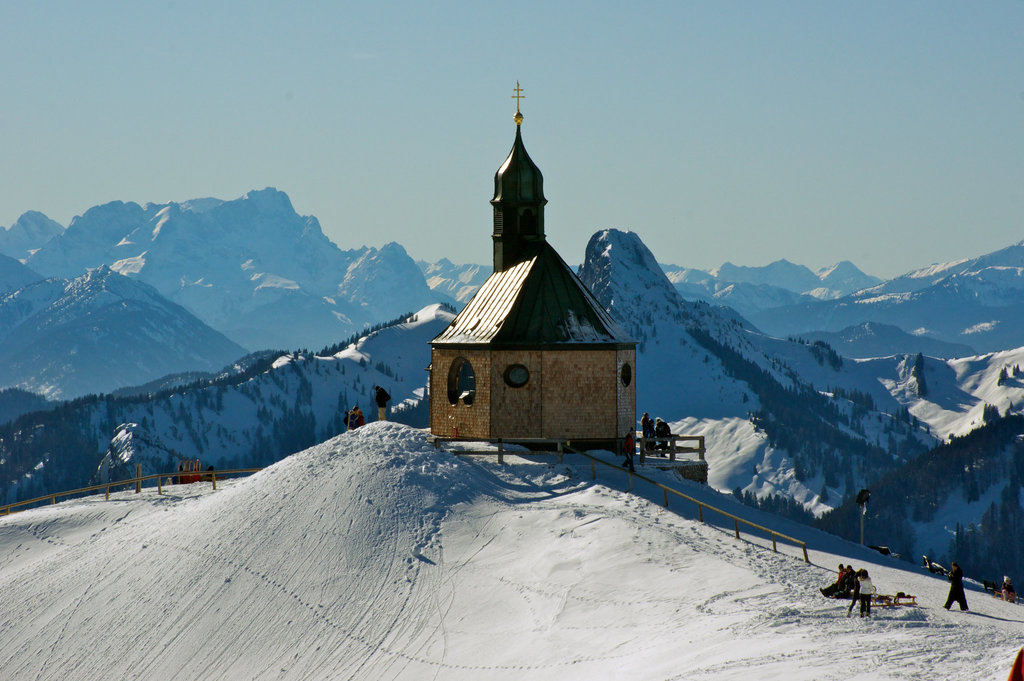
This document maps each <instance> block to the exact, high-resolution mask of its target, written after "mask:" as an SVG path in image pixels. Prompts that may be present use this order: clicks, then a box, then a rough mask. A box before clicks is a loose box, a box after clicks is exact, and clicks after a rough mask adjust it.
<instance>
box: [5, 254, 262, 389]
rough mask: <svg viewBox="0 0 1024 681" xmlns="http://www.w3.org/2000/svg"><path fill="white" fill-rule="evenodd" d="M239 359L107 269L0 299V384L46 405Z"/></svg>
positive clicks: (172, 308) (151, 292) (162, 301)
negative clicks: (28, 393) (43, 400)
mask: <svg viewBox="0 0 1024 681" xmlns="http://www.w3.org/2000/svg"><path fill="white" fill-rule="evenodd" d="M244 354H245V350H243V349H242V347H241V346H239V345H238V344H236V343H233V342H231V341H230V340H228V339H227V338H225V337H224V336H223V335H222V334H220V333H218V332H217V331H215V330H213V329H212V328H210V327H209V326H207V325H206V324H203V323H202V322H200V321H199V320H198V319H196V318H195V317H194V316H193V315H191V314H189V313H188V312H187V311H185V309H184V308H182V307H181V306H180V305H176V304H174V303H172V302H170V301H169V300H167V299H166V298H164V297H163V296H161V295H160V294H159V293H157V291H156V289H154V288H153V287H151V286H149V285H147V284H144V283H142V282H139V281H135V280H133V279H129V278H128V277H123V276H121V275H119V274H117V273H116V272H113V271H112V270H111V269H110V268H109V267H106V266H101V267H98V268H96V269H93V270H89V271H87V272H86V273H85V274H83V275H81V276H79V277H76V278H74V279H70V280H68V279H59V278H52V279H43V280H38V281H35V282H33V283H30V284H28V285H25V286H23V287H21V288H19V289H17V290H16V291H14V292H13V293H9V294H8V295H5V296H0V385H3V386H15V387H18V388H21V389H25V390H30V391H32V392H35V393H37V394H40V395H43V396H45V397H47V398H50V399H58V398H66V397H74V396H78V395H82V394H87V393H90V392H100V393H102V392H110V391H112V390H115V389H117V388H120V387H121V386H124V385H133V384H137V383H144V382H146V381H150V380H153V379H156V378H158V377H160V376H164V375H166V374H170V373H175V372H180V371H186V370H206V371H212V370H216V369H220V368H221V367H223V366H224V365H226V364H228V363H230V362H232V361H234V360H235V359H237V358H239V357H241V356H242V355H244Z"/></svg>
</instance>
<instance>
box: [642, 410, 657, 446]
mask: <svg viewBox="0 0 1024 681" xmlns="http://www.w3.org/2000/svg"><path fill="white" fill-rule="evenodd" d="M640 433H641V436H642V437H643V447H641V449H643V450H644V452H649V451H651V449H652V448H653V446H654V443H653V442H651V440H652V439H653V438H654V419H652V418H651V415H650V414H648V413H647V412H646V411H645V412H644V415H643V417H641V419H640Z"/></svg>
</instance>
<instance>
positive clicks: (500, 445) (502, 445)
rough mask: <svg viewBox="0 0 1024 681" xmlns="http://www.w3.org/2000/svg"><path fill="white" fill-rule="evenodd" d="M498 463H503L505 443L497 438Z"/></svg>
mask: <svg viewBox="0 0 1024 681" xmlns="http://www.w3.org/2000/svg"><path fill="white" fill-rule="evenodd" d="M498 463H499V464H503V463H505V443H504V442H502V441H501V438H500V437H499V438H498Z"/></svg>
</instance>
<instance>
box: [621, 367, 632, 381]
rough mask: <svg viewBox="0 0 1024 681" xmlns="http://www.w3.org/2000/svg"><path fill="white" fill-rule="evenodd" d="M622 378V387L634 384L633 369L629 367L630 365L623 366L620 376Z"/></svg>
mask: <svg viewBox="0 0 1024 681" xmlns="http://www.w3.org/2000/svg"><path fill="white" fill-rule="evenodd" d="M620 378H621V379H622V385H625V386H628V385H629V384H630V383H632V382H633V367H631V366H629V365H628V364H623V365H622V373H621V374H620Z"/></svg>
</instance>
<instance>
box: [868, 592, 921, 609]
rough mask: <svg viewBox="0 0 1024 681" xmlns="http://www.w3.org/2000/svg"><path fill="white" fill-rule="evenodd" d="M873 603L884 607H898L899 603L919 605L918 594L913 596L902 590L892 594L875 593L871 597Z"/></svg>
mask: <svg viewBox="0 0 1024 681" xmlns="http://www.w3.org/2000/svg"><path fill="white" fill-rule="evenodd" d="M871 603H872V605H877V606H880V607H883V608H890V607H896V606H898V605H917V596H911V595H910V594H905V593H903V592H902V591H901V592H899V593H898V594H896V595H895V596H891V595H889V594H875V595H874V596H872V598H871Z"/></svg>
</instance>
